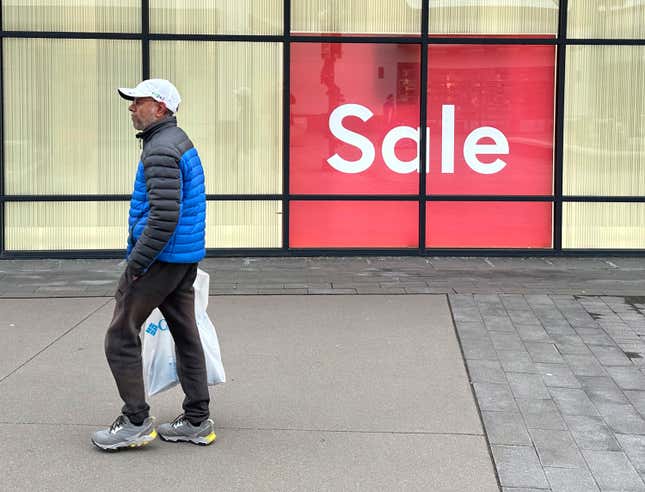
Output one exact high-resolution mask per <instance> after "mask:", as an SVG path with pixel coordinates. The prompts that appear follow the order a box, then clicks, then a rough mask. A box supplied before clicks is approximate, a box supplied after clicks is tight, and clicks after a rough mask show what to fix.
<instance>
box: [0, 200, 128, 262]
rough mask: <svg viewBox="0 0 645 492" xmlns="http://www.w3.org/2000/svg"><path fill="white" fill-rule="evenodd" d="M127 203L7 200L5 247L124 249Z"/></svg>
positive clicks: (23, 248)
mask: <svg viewBox="0 0 645 492" xmlns="http://www.w3.org/2000/svg"><path fill="white" fill-rule="evenodd" d="M129 206H130V203H129V202H35V203H27V202H9V203H6V204H5V248H6V249H7V250H8V251H16V250H26V251H32V250H34V251H35V250H53V251H61V250H62V251H64V250H77V249H123V250H124V252H125V248H126V243H127V239H128V208H129Z"/></svg>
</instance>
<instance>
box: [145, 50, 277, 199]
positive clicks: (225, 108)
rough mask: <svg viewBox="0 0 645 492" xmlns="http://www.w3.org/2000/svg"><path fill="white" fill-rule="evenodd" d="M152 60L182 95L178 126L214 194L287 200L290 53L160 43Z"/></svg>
mask: <svg viewBox="0 0 645 492" xmlns="http://www.w3.org/2000/svg"><path fill="white" fill-rule="evenodd" d="M150 53H151V72H152V76H153V77H161V78H167V79H170V80H172V81H173V82H174V83H175V85H176V86H177V88H178V89H179V92H180V94H181V96H182V100H183V102H182V104H181V107H180V109H179V112H178V113H177V119H178V122H179V125H180V126H181V127H183V128H184V129H185V130H186V131H187V133H188V135H189V136H190V138H191V139H192V141H193V143H194V144H195V147H197V150H198V151H199V153H200V156H201V159H202V163H203V165H204V172H205V174H206V191H207V193H210V194H215V193H219V194H234V193H241V194H250V193H281V191H282V46H281V45H279V44H277V43H239V42H237V43H232V42H191V41H176V42H175V41H160V42H153V43H151V46H150ZM196 73H199V77H195V76H194V74H196Z"/></svg>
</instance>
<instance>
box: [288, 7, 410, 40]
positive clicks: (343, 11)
mask: <svg viewBox="0 0 645 492" xmlns="http://www.w3.org/2000/svg"><path fill="white" fill-rule="evenodd" d="M291 31H292V32H293V33H300V34H303V33H305V34H320V33H343V34H412V35H420V33H421V2H420V1H419V0H291Z"/></svg>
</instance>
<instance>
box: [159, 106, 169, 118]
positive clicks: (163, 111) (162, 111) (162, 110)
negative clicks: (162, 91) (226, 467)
mask: <svg viewBox="0 0 645 492" xmlns="http://www.w3.org/2000/svg"><path fill="white" fill-rule="evenodd" d="M168 113H170V110H169V109H168V108H167V107H166V104H165V103H162V102H160V103H159V109H158V110H157V116H158V117H161V116H165V115H167V114H168Z"/></svg>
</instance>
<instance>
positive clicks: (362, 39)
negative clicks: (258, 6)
mask: <svg viewBox="0 0 645 492" xmlns="http://www.w3.org/2000/svg"><path fill="white" fill-rule="evenodd" d="M518 36H522V35H521V34H520V35H518ZM0 37H2V38H50V39H117V40H118V39H122V40H143V39H147V40H150V41H238V42H244V41H246V42H271V43H279V42H285V41H289V42H298V43H379V44H381V43H382V44H392V43H393V44H422V43H425V42H426V40H427V43H428V44H511V45H556V44H567V45H610V46H615V45H626V46H631V45H643V46H645V38H644V39H617V38H611V39H598V38H567V39H566V40H565V39H561V38H558V37H555V36H554V37H553V38H540V37H537V38H536V37H495V36H490V37H479V36H478V37H461V36H457V37H455V36H436V37H435V36H434V35H432V34H430V35H429V36H428V37H425V36H421V35H419V36H382V35H378V36H360V35H359V36H353V35H350V36H338V35H315V36H308V35H300V34H291V35H289V34H172V33H150V34H143V32H121V33H119V32H92V31H87V32H86V31H83V32H76V31H0Z"/></svg>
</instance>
